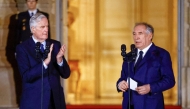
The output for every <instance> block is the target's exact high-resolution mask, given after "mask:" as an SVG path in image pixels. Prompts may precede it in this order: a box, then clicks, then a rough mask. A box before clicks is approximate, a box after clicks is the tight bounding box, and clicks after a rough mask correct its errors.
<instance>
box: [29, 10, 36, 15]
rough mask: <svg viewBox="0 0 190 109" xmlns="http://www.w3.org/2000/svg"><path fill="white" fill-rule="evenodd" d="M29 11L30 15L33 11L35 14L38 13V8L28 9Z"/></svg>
mask: <svg viewBox="0 0 190 109" xmlns="http://www.w3.org/2000/svg"><path fill="white" fill-rule="evenodd" d="M28 12H29V14H30V15H31V13H33V15H34V14H36V13H37V9H35V10H28Z"/></svg>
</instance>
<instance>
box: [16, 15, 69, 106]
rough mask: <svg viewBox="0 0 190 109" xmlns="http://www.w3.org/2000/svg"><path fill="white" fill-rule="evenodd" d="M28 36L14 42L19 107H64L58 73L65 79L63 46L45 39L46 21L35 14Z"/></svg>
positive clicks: (67, 75) (66, 70)
mask: <svg viewBox="0 0 190 109" xmlns="http://www.w3.org/2000/svg"><path fill="white" fill-rule="evenodd" d="M30 29H31V32H32V34H33V35H32V37H31V38H29V39H27V40H26V41H24V42H23V43H21V44H19V45H17V47H16V59H17V63H18V67H19V71H20V75H21V78H22V96H21V102H20V109H66V104H65V99H64V93H63V88H62V86H61V84H60V76H61V77H62V78H65V79H66V78H68V77H69V76H70V68H69V65H68V63H67V61H66V60H65V58H64V53H65V48H66V47H65V45H62V46H61V44H60V42H58V41H56V40H52V39H48V20H47V18H46V16H45V15H43V14H41V13H37V14H35V15H33V16H32V17H31V19H30Z"/></svg>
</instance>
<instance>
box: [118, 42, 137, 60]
mask: <svg viewBox="0 0 190 109" xmlns="http://www.w3.org/2000/svg"><path fill="white" fill-rule="evenodd" d="M121 56H123V60H124V61H126V60H127V59H128V60H129V61H135V60H136V56H137V53H136V48H135V44H131V52H129V53H126V45H125V44H122V45H121Z"/></svg>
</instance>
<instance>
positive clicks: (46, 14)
mask: <svg viewBox="0 0 190 109" xmlns="http://www.w3.org/2000/svg"><path fill="white" fill-rule="evenodd" d="M38 12H40V13H42V14H44V15H45V16H46V17H49V14H48V13H46V12H43V11H40V10H39V9H38Z"/></svg>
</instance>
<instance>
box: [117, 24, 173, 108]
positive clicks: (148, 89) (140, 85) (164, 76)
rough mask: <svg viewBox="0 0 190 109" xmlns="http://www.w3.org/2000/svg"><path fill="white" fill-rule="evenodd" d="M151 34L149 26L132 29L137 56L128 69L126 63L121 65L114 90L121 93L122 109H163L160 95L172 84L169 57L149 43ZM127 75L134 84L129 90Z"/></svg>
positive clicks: (152, 30) (151, 37) (142, 25)
mask: <svg viewBox="0 0 190 109" xmlns="http://www.w3.org/2000/svg"><path fill="white" fill-rule="evenodd" d="M153 34H154V28H153V27H152V26H151V25H150V24H147V23H143V22H142V23H137V24H136V25H135V27H134V30H133V40H134V43H135V46H136V48H137V50H136V53H137V57H136V60H135V61H134V62H130V65H129V66H130V68H128V62H127V61H124V62H123V65H122V71H121V77H120V78H119V80H118V81H117V83H116V87H117V90H118V91H119V92H121V91H122V92H123V102H122V107H123V109H129V108H130V109H164V99H163V93H162V92H163V91H165V90H168V89H170V88H172V87H173V86H174V85H175V79H174V74H173V70H172V62H171V58H170V54H169V52H167V51H166V50H165V49H163V48H160V47H158V46H156V45H155V44H154V43H153V42H152V39H153ZM130 58H132V57H128V59H130ZM140 59H141V60H140ZM128 69H130V70H129V71H130V72H128ZM128 73H130V78H131V79H133V80H134V81H136V82H137V87H136V88H135V89H133V90H131V89H128V88H129V86H128V82H127V78H128ZM130 83H131V82H130ZM128 91H130V105H129V93H128Z"/></svg>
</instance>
